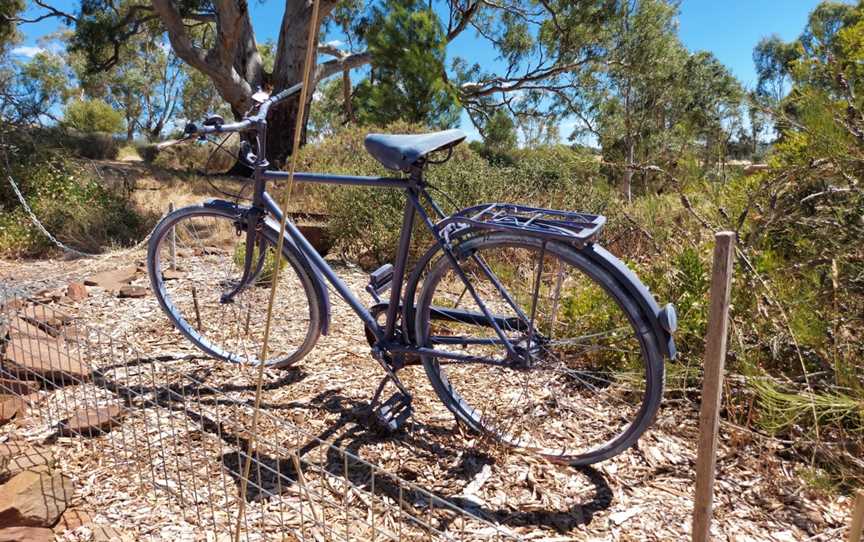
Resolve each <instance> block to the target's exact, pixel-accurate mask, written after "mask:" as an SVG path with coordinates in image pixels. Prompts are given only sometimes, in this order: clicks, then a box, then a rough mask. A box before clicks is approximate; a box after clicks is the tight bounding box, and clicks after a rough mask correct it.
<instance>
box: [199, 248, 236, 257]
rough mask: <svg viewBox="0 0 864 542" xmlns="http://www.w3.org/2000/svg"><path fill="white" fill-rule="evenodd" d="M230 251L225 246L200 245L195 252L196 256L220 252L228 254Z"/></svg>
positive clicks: (212, 254)
mask: <svg viewBox="0 0 864 542" xmlns="http://www.w3.org/2000/svg"><path fill="white" fill-rule="evenodd" d="M227 253H228V251H227V250H225V249H224V248H219V247H198V248H196V249H195V251H194V254H195V255H196V256H218V255H220V254H227Z"/></svg>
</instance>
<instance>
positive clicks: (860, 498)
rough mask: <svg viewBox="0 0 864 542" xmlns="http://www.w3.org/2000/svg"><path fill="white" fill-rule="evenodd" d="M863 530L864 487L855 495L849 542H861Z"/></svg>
mask: <svg viewBox="0 0 864 542" xmlns="http://www.w3.org/2000/svg"><path fill="white" fill-rule="evenodd" d="M862 531H864V489H862V490H861V491H859V492H858V495H857V496H856V497H855V508H853V509H852V522H851V523H850V524H849V542H861V534H862Z"/></svg>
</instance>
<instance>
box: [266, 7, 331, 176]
mask: <svg viewBox="0 0 864 542" xmlns="http://www.w3.org/2000/svg"><path fill="white" fill-rule="evenodd" d="M311 17H312V7H311V5H307V2H305V1H302V0H300V1H297V0H289V1H288V2H286V5H285V14H284V15H283V17H282V26H281V28H280V30H279V43H278V44H277V47H276V59H275V62H274V66H273V78H272V79H273V92H279V91H280V90H282V89H285V88H288V87H290V86H292V85H295V84H297V83H299V82H301V81H302V80H303V63H304V62H305V61H306V41H307V40H308V37H309V36H308V32H309V20H310V18H311ZM314 26H315V27H314V28H313V31H314V32H315V33H316V36H317V33H318V29H319V26H320V21H316V24H315V25H314ZM313 43H318V41H317V39H316V40H314V41H313ZM316 56H317V55H315V54H313V55H312V62H313V64H312V67H311V68H310V69H311V74H312V78H313V81H312V85H313V87H314V84H315V83H314V76H315V59H316ZM311 90H313V89H310V91H309V92H307V96H306V98H307V102H306V108H305V114H304V115H303V116H304V119H303V131H302V132H301V134H300V144H301V145H303V144H305V143H306V123H307V121H308V119H309V106H310V104H311V102H312V92H311ZM299 98H300V96H299V94H298V95H296V96H294V97H292V98H290V99H288V100H286V101H284V102H282V103H281V104H279V105H278V106H276V107H274V108H273V109H271V110H270V116H269V118H268V120H267V160H269V161H270V163H271V164H274V165H275V166H276V167H281V166H282V165H284V163H285V161H286V159H287V158H288V156H289V155H290V154H291V147H292V145H293V143H294V131H295V129H296V127H297V113H298V111H299V105H300V99H299Z"/></svg>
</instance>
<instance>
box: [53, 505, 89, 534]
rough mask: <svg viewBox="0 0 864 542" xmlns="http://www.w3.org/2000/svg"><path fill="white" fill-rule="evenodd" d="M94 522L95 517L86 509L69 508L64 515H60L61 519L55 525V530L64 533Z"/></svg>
mask: <svg viewBox="0 0 864 542" xmlns="http://www.w3.org/2000/svg"><path fill="white" fill-rule="evenodd" d="M92 522H93V518H92V517H90V514H88V513H87V512H85V511H84V510H79V509H77V508H67V509H66V511H65V512H63V515H62V516H60V521H58V522H57V525H55V526H54V532H55V533H57V534H63V533H65V532H66V531H72V530H75V529H77V528H78V527H80V526H82V525H87V524H89V523H92Z"/></svg>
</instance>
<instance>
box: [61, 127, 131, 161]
mask: <svg viewBox="0 0 864 542" xmlns="http://www.w3.org/2000/svg"><path fill="white" fill-rule="evenodd" d="M66 144H67V145H68V146H69V147H71V149H72V151H73V152H74V153H75V155H76V156H80V157H82V158H90V159H92V160H113V159H115V158H117V155H118V154H119V153H120V145H119V143H118V142H117V140H116V139H114V136H112V135H111V134H108V133H99V132H90V133H77V132H71V131H70V132H68V133H67V135H66Z"/></svg>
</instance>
